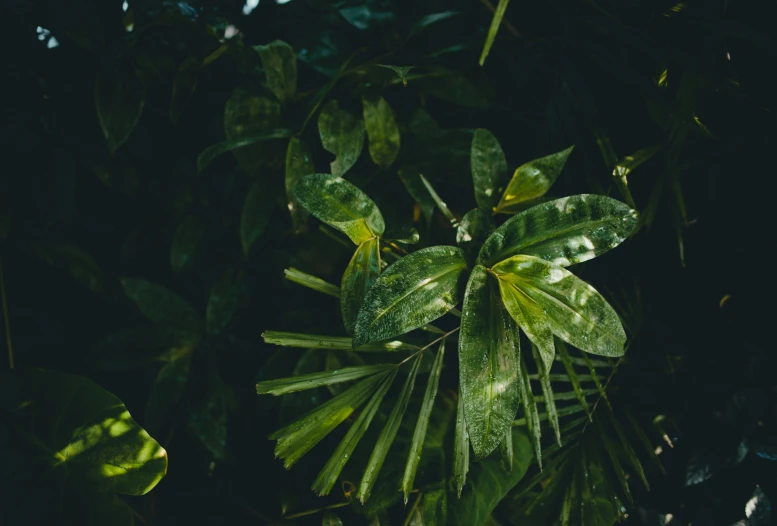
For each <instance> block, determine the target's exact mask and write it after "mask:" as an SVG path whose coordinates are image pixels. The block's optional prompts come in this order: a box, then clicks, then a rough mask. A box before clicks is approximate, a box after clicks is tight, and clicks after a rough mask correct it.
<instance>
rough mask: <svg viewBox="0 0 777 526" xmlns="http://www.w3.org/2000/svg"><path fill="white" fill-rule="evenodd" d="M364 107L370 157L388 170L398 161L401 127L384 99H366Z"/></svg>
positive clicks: (363, 102) (363, 103)
mask: <svg viewBox="0 0 777 526" xmlns="http://www.w3.org/2000/svg"><path fill="white" fill-rule="evenodd" d="M362 105H363V107H364V127H365V129H366V130H367V138H368V139H369V151H370V157H372V160H373V162H374V163H375V164H377V165H378V166H380V167H381V168H388V167H389V166H391V164H392V163H393V162H394V161H395V160H396V158H397V155H399V148H400V134H399V127H398V126H397V121H396V120H395V119H394V113H393V112H392V111H391V106H389V105H388V102H386V99H384V98H383V97H378V98H377V99H369V98H366V97H364V98H363V99H362Z"/></svg>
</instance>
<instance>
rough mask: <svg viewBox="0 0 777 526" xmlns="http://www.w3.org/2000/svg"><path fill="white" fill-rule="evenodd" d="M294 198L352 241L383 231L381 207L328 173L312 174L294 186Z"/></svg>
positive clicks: (357, 189) (359, 191)
mask: <svg viewBox="0 0 777 526" xmlns="http://www.w3.org/2000/svg"><path fill="white" fill-rule="evenodd" d="M293 193H294V197H296V198H297V200H298V201H299V203H300V204H301V205H302V206H303V207H305V209H306V210H307V211H308V212H310V213H311V214H313V215H314V216H316V217H317V218H318V219H319V220H321V221H323V222H324V223H326V224H327V225H329V226H331V227H332V228H336V229H337V230H339V231H340V232H342V233H344V234H345V235H347V236H348V237H349V238H351V241H353V242H354V243H355V244H357V245H360V244H361V243H363V242H364V241H366V240H368V239H370V238H372V237H375V236H376V235H377V236H379V235H381V234H383V231H384V230H385V228H386V225H385V223H384V222H383V216H382V215H381V214H380V210H378V207H377V206H376V205H375V203H373V202H372V199H370V198H369V197H367V194H365V193H364V192H362V191H361V190H360V189H359V188H358V187H356V186H354V185H353V184H351V183H349V182H348V181H346V180H345V179H342V178H340V177H336V176H334V175H328V174H312V175H308V176H305V177H303V178H302V180H300V182H299V183H297V185H296V186H295V187H294V190H293Z"/></svg>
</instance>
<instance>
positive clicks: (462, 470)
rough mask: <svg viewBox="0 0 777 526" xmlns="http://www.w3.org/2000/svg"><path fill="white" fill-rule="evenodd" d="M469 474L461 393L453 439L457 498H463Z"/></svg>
mask: <svg viewBox="0 0 777 526" xmlns="http://www.w3.org/2000/svg"><path fill="white" fill-rule="evenodd" d="M467 472H469V434H468V433H467V421H466V419H465V418H464V401H463V398H462V397H461V393H459V398H458V401H457V404H456V433H455V436H454V439H453V480H454V483H455V485H456V497H457V498H461V492H462V490H463V489H464V485H465V484H466V482H467Z"/></svg>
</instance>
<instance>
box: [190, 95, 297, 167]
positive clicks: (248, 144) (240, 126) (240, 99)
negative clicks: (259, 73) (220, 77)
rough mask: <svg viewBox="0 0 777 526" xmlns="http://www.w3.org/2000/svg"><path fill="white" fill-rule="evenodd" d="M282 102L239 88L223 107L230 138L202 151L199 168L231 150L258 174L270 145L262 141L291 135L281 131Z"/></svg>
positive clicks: (241, 161)
mask: <svg viewBox="0 0 777 526" xmlns="http://www.w3.org/2000/svg"><path fill="white" fill-rule="evenodd" d="M280 124H281V105H280V104H279V103H278V101H277V100H274V99H272V98H268V97H266V96H264V95H263V94H262V93H261V92H260V91H258V90H256V88H248V89H247V88H244V87H238V88H235V90H234V91H233V92H232V95H231V96H230V97H229V100H227V103H226V104H225V106H224V134H225V135H226V137H227V139H226V140H225V141H223V142H222V143H219V144H217V145H214V146H211V147H210V148H208V149H207V150H205V152H208V155H207V156H206V155H205V152H203V153H202V154H200V158H199V159H198V163H197V164H198V168H199V171H202V170H203V169H204V167H205V166H207V165H208V164H209V163H210V161H212V160H213V158H215V157H216V156H217V155H219V154H221V153H224V152H226V151H232V152H233V153H234V156H235V158H236V159H237V161H238V162H239V163H240V166H241V167H243V169H244V170H246V171H247V172H248V173H250V174H252V175H257V173H258V170H259V167H260V166H261V165H262V164H263V163H265V162H266V161H267V157H268V156H267V155H266V152H267V148H265V145H264V144H262V143H263V142H264V141H266V140H268V139H279V138H283V137H290V136H291V135H292V133H291V131H289V130H279V128H280Z"/></svg>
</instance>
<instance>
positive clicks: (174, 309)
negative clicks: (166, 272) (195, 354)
mask: <svg viewBox="0 0 777 526" xmlns="http://www.w3.org/2000/svg"><path fill="white" fill-rule="evenodd" d="M121 284H122V286H123V287H124V293H125V294H126V295H127V297H128V298H129V299H131V300H132V301H133V302H135V305H136V306H137V307H138V309H140V312H142V313H143V314H144V315H145V316H146V318H148V319H149V320H151V321H152V322H154V323H157V324H160V325H170V326H172V327H177V328H179V329H186V330H188V331H190V332H191V334H192V335H197V334H200V333H201V332H202V320H201V318H200V316H199V315H198V314H197V312H195V310H194V309H193V308H192V307H191V305H189V304H188V303H186V302H185V301H184V300H182V299H181V298H180V296H178V295H177V294H175V293H174V292H171V291H169V290H168V289H166V288H164V287H162V286H161V285H156V284H154V283H150V282H148V281H146V280H144V279H140V278H121Z"/></svg>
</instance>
